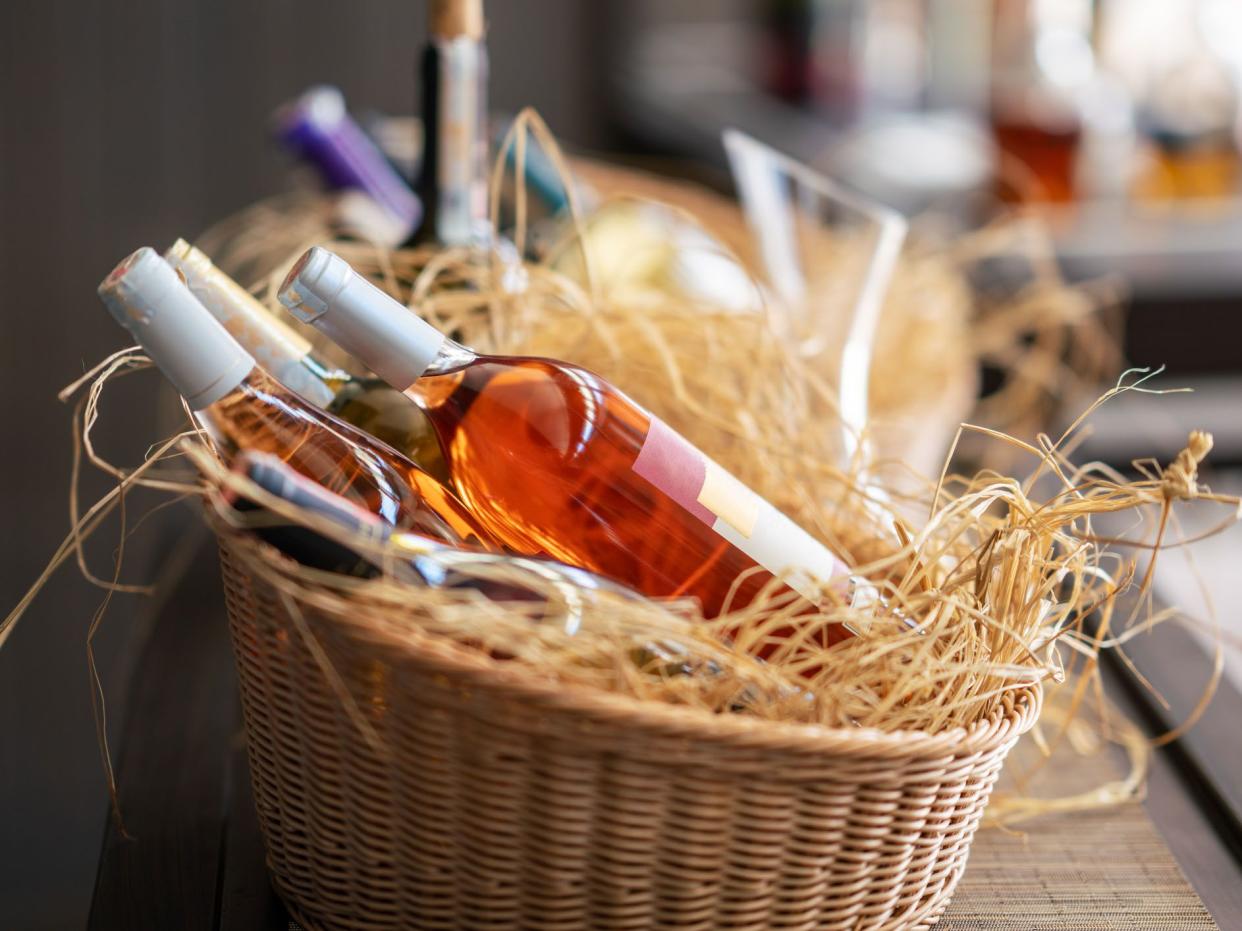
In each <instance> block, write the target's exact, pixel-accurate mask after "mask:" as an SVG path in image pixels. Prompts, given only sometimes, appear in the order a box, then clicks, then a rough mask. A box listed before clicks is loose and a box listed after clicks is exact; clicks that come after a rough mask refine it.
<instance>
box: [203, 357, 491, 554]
mask: <svg viewBox="0 0 1242 931" xmlns="http://www.w3.org/2000/svg"><path fill="white" fill-rule="evenodd" d="M197 416H198V417H199V418H200V420H201V421H202V422H203V425H204V426H205V428H206V429H207V431H208V433H209V434H210V435H211V436H212V438H213V440H215V442H216V443H217V444H218V445H219V446H220V447H221V448H222V449H223V451H224V452H225V453H226V455H230V456H231V455H233V454H235V453H236V452H238V451H239V450H243V449H245V450H254V451H258V452H265V453H271V454H273V455H276V456H279V457H280V458H281V459H282V460H284V461H285V462H286V463H288V464H289V466H290V467H291V468H292V469H293V470H294V471H296V472H298V473H299V474H301V475H304V476H305V477H307V478H309V479H312V480H313V481H315V482H318V483H319V484H320V485H323V486H324V487H325V488H327V489H329V490H331V491H333V492H335V493H336V494H339V495H342V496H343V497H345V498H347V499H349V500H351V501H354V502H355V503H357V504H359V505H361V506H362V507H364V508H365V509H366V510H368V511H370V512H371V513H373V514H377V515H379V516H380V517H383V518H384V519H385V520H387V521H389V522H390V523H392V524H394V525H395V526H398V527H402V528H410V529H415V530H418V531H419V532H421V533H425V534H427V535H429V536H432V537H434V538H436V539H439V540H444V541H446V542H449V543H454V544H458V543H467V544H471V545H482V546H488V545H489V544H490V540H491V538H490V536H489V535H488V534H487V533H486V532H485V531H483V530H482V529H481V528H480V526H479V524H478V522H477V521H476V520H475V519H474V518H473V517H472V516H471V514H470V513H469V511H467V510H466V509H465V508H464V507H463V506H462V504H461V502H460V501H458V500H457V499H456V498H455V497H454V496H453V494H452V493H451V492H450V491H449V490H448V489H447V488H445V487H444V486H443V485H441V484H440V482H438V481H436V480H435V479H434V478H432V477H431V476H430V475H428V474H427V473H425V472H423V471H422V470H421V469H420V468H419V467H418V466H417V465H415V464H414V463H412V462H410V461H409V460H408V459H406V458H405V457H404V456H402V455H401V454H399V453H398V452H396V451H395V450H392V449H389V448H387V447H386V446H384V445H383V444H381V443H376V442H375V441H374V440H372V439H371V438H370V437H368V436H367V435H366V434H364V433H362V432H361V431H359V430H357V429H355V428H353V427H351V426H349V425H348V424H345V423H342V422H341V421H339V420H337V419H336V418H334V417H331V416H329V415H328V414H325V413H323V412H322V411H319V410H318V409H316V408H313V407H311V406H310V405H309V404H306V403H305V402H303V401H302V400H301V399H300V398H298V397H296V396H295V395H294V394H293V393H292V392H290V391H287V390H285V389H284V388H282V387H281V386H280V385H279V384H277V383H276V382H275V381H274V380H273V379H272V378H270V377H268V376H267V375H265V374H263V373H262V372H261V371H259V370H257V369H256V370H255V371H253V372H251V374H250V375H249V376H247V377H246V379H245V380H244V381H243V382H242V383H241V384H240V385H238V386H237V388H235V389H234V390H233V391H231V392H230V393H229V394H227V395H225V396H224V397H223V398H221V399H220V400H219V401H217V402H215V403H214V404H212V405H211V406H209V407H208V408H206V409H205V410H203V411H200V412H199V413H198V415H197Z"/></svg>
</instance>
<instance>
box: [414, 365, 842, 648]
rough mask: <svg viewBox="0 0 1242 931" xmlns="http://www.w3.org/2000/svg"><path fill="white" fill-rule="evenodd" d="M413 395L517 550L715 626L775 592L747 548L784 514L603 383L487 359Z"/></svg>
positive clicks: (487, 517) (451, 460)
mask: <svg viewBox="0 0 1242 931" xmlns="http://www.w3.org/2000/svg"><path fill="white" fill-rule="evenodd" d="M406 394H407V395H409V397H410V398H412V399H413V400H414V401H415V402H416V403H417V404H419V406H421V407H422V408H423V409H424V410H425V411H426V412H427V414H428V419H429V420H430V421H431V423H432V425H433V426H434V427H435V429H436V431H437V433H438V434H439V437H440V444H441V447H442V448H443V450H444V453H445V458H446V461H447V463H448V467H449V472H450V474H451V475H452V476H453V482H454V487H455V488H456V490H457V492H458V494H459V495H460V497H461V499H462V501H463V502H465V504H466V506H467V507H468V508H469V509H470V510H471V512H472V513H473V514H474V515H475V516H476V517H477V518H478V519H479V520H480V522H481V523H483V525H484V526H485V528H486V529H487V530H488V532H490V533H492V534H493V535H494V536H495V537H497V538H498V539H502V540H504V542H505V543H506V544H507V545H508V546H510V547H512V548H514V549H516V550H518V551H520V552H525V553H543V554H546V555H548V556H551V557H553V558H555V559H558V560H560V561H562V562H566V563H570V564H573V565H577V566H581V567H583V568H585V569H589V570H591V571H593V572H597V573H599V574H601V575H604V576H608V577H610V578H613V579H617V580H620V581H623V582H625V583H626V584H628V585H631V586H633V587H634V588H636V589H638V590H639V591H642V592H644V593H645V594H647V595H651V596H664V597H679V596H693V597H697V598H698V599H699V602H700V603H701V605H702V608H703V611H704V614H705V615H706V616H708V617H712V616H715V615H717V614H719V613H721V612H722V610H724V609H726V608H729V607H734V608H736V607H740V606H742V605H745V604H747V603H749V602H750V601H752V600H753V599H754V598H755V596H756V595H757V594H758V593H759V591H760V589H761V588H762V587H763V586H764V585H766V584H767V583H768V582H769V581H771V579H772V573H771V572H770V571H768V570H767V569H765V568H764V567H762V566H761V565H760V564H759V563H758V562H757V561H756V560H755V559H754V558H752V557H751V556H749V555H747V553H746V552H745V551H743V549H741V548H740V547H739V546H738V545H735V544H734V542H733V540H737V539H738V538H739V537H752V534H755V532H756V530H757V527H758V525H759V524H760V523H761V522H762V521H763V520H764V515H763V513H762V511H763V509H766V511H767V512H768V513H769V514H776V512H775V511H774V510H773V509H772V508H771V506H770V505H767V504H766V503H764V502H762V501H760V500H759V499H758V498H757V496H755V495H754V493H753V492H750V491H749V490H747V489H745V488H744V487H743V486H741V484H740V483H738V482H737V480H736V479H732V478H731V477H730V476H728V473H725V472H724V470H722V469H720V468H719V467H718V466H716V465H715V464H714V463H711V462H710V461H708V460H706V459H705V457H703V456H702V454H701V453H697V451H693V447H690V446H689V444H688V443H686V442H685V441H684V440H681V439H680V437H678V436H677V435H676V434H675V433H673V432H672V431H671V430H670V429H669V428H668V427H667V426H665V425H664V424H663V423H661V422H660V421H658V420H656V419H655V418H653V417H652V416H651V415H649V414H648V413H646V412H645V411H644V410H643V409H642V408H641V407H639V406H638V405H637V404H635V403H634V402H633V401H631V400H630V399H629V398H628V397H626V396H625V395H624V394H623V393H622V392H620V391H619V390H617V389H616V388H615V387H613V386H612V385H610V384H609V383H608V382H606V381H604V380H603V379H601V378H599V377H598V376H596V375H593V374H592V373H590V372H588V371H586V370H584V369H580V368H578V367H576V366H572V365H568V364H565V363H560V362H554V361H551V360H545V359H533V358H523V357H498V356H481V357H474V358H473V359H472V360H471V361H468V362H464V363H462V362H458V363H457V364H456V365H454V366H452V367H450V368H448V369H447V370H445V371H440V372H436V373H434V374H432V373H429V374H425V375H424V376H423V377H422V378H420V379H419V380H418V381H416V382H415V383H414V384H413V385H412V386H411V387H410V388H408V389H407V390H406ZM687 450H689V451H692V452H691V453H690V454H687V453H686V451H687ZM691 456H697V462H698V463H703V465H699V466H698V470H700V471H696V460H695V459H694V458H691ZM713 485H714V486H715V487H714V488H712V486H713ZM670 491H671V492H673V494H670ZM687 496H688V497H689V500H686V499H687ZM679 499H680V500H679ZM687 504H689V507H687ZM777 516H779V515H777ZM731 538H732V539H731ZM755 538H756V539H757V535H756V537H755ZM788 542H789V545H790V546H794V545H796V544H795V543H794V541H792V540H790V541H788ZM839 569H840V570H841V571H842V572H844V566H843V565H840V566H839ZM825 580H826V579H825ZM838 633H839V637H840V638H843V637H845V636H847V635H848V631H846V630H845V629H844V628H841V629H840V630H839V631H838Z"/></svg>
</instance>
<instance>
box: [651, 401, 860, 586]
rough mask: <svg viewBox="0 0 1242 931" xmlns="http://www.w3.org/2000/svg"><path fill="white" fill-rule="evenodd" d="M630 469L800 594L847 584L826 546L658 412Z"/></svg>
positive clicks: (844, 568) (844, 569) (845, 574)
mask: <svg viewBox="0 0 1242 931" xmlns="http://www.w3.org/2000/svg"><path fill="white" fill-rule="evenodd" d="M634 471H635V472H637V473H638V474H639V475H641V476H642V477H643V478H645V479H646V480H647V481H649V482H650V483H651V484H652V485H654V486H655V487H656V488H658V489H660V491H662V492H664V494H666V495H668V496H669V497H670V498H672V499H673V500H674V501H676V502H677V503H678V504H680V505H681V506H682V507H683V508H685V509H686V510H687V511H689V512H690V513H691V514H693V515H694V516H695V517H697V518H698V519H699V520H701V521H702V522H703V523H705V524H707V525H708V526H709V527H711V528H712V529H713V530H714V531H716V533H718V534H720V536H722V537H724V538H725V539H726V540H728V541H729V542H730V543H732V544H733V545H734V546H736V547H737V548H738V549H740V550H741V551H742V552H743V553H745V554H746V555H747V556H749V557H750V558H751V559H753V560H754V561H755V562H756V563H758V564H759V565H760V566H762V567H763V568H764V569H767V570H768V571H769V572H771V573H772V574H773V575H775V576H778V577H779V578H781V579H783V580H784V581H785V583H786V584H788V585H789V587H790V588H792V589H793V590H794V591H796V592H797V593H798V594H800V595H802V596H803V597H804V598H807V599H810V600H815V599H816V597H817V594H818V589H819V588H820V585H821V584H822V583H824V582H829V581H832V582H835V583H837V584H846V585H848V581H847V579H848V576H849V569H848V567H847V566H846V565H845V564H844V563H843V562H842V561H841V560H840V559H838V558H837V557H836V556H834V555H833V554H832V552H831V551H830V550H829V549H828V548H827V547H826V546H824V545H823V544H822V543H820V542H819V541H818V540H816V539H815V538H814V537H812V536H811V535H810V534H809V533H807V532H806V531H805V530H803V529H802V528H801V527H799V526H798V525H797V524H795V523H794V522H793V521H791V520H790V519H789V518H788V517H786V516H785V515H784V514H782V513H781V512H780V511H778V510H777V509H776V508H774V507H772V505H770V504H769V503H768V502H767V501H765V500H763V498H761V497H759V496H758V495H757V494H755V493H754V492H753V491H751V490H750V489H749V488H747V487H746V486H745V485H743V484H742V483H741V482H740V481H738V480H737V479H736V478H734V477H733V476H732V475H731V474H730V473H729V472H727V471H726V470H725V469H723V468H722V467H721V466H719V465H718V464H716V463H715V462H713V461H712V460H711V459H708V458H707V456H705V455H704V454H703V453H702V452H700V451H699V450H698V449H697V448H695V447H694V446H692V445H691V444H690V442H689V441H688V440H686V439H685V438H684V437H682V436H681V435H680V434H679V433H677V432H676V431H675V430H673V428H672V427H670V426H669V425H668V424H666V423H664V422H663V421H662V420H660V419H659V418H657V417H652V418H651V426H650V427H649V428H648V430H647V436H646V439H644V440H643V445H642V449H640V450H639V452H638V458H637V459H635V460H634Z"/></svg>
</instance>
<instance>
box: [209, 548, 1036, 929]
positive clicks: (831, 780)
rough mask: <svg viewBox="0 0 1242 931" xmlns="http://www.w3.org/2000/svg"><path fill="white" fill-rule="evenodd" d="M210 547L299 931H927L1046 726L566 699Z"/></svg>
mask: <svg viewBox="0 0 1242 931" xmlns="http://www.w3.org/2000/svg"><path fill="white" fill-rule="evenodd" d="M216 529H217V533H218V534H219V535H220V543H221V558H222V567H223V573H224V583H225V590H226V594H227V602H228V611H229V618H230V624H231V629H232V637H233V646H234V650H235V652H236V657H237V664H238V668H239V671H240V678H241V690H242V699H243V704H244V708H245V721H246V736H247V741H248V745H249V752H250V763H251V772H252V777H253V781H254V793H255V800H256V805H257V808H258V813H259V821H260V824H261V826H262V830H263V836H264V838H265V841H266V845H267V863H268V867H269V868H270V870H271V873H272V877H273V880H274V882H275V884H276V887H277V889H278V891H279V892H280V894H281V896H282V897H283V898H284V900H285V901H286V902H287V903H288V905H289V907H290V909H291V911H292V913H293V914H294V915H295V916H296V917H297V918H298V920H299V921H300V922H302V923H303V924H305V925H306V926H307V927H309V928H315V929H329V928H333V929H335V928H342V929H344V928H349V929H373V928H376V929H377V928H404V927H415V928H445V929H460V928H484V927H486V928H541V929H565V931H570V929H574V931H576V929H582V928H604V929H621V928H634V929H637V928H650V927H664V928H703V929H716V928H730V929H739V928H839V929H844V928H926V927H929V926H930V925H932V924H933V923H934V922H935V921H936V919H937V917H938V916H939V915H940V914H941V913H942V912H943V911H944V909H945V907H946V905H947V904H948V901H949V897H950V895H951V894H952V893H953V889H954V887H955V886H956V884H957V881H958V879H959V877H960V876H961V873H962V870H963V868H964V866H965V863H966V856H967V853H968V851H969V847H970V842H971V839H972V837H973V835H974V832H975V829H976V827H977V826H978V824H979V819H980V816H981V814H982V812H983V808H984V806H985V804H986V803H987V800H988V796H989V794H990V793H991V791H992V787H993V784H994V783H995V781H996V778H997V775H998V773H999V772H1000V769H1001V766H1002V764H1003V763H1004V760H1005V756H1006V754H1007V753H1008V752H1009V750H1010V748H1011V747H1012V746H1013V745H1014V743H1015V742H1016V741H1017V739H1018V737H1019V735H1020V734H1022V733H1023V732H1024V731H1025V730H1027V729H1028V728H1029V727H1030V726H1031V725H1032V724H1033V723H1034V721H1035V718H1036V716H1037V714H1038V711H1039V704H1040V695H1039V692H1038V691H1037V690H1036V691H1027V692H1019V693H1015V694H1014V695H1013V696H1012V697H1011V699H1009V700H1008V701H1007V703H1006V704H1005V706H1004V708H1003V711H1002V713H1000V714H998V715H997V716H996V717H995V718H993V719H991V720H988V721H985V722H982V723H980V724H978V725H976V726H974V727H972V728H970V729H969V730H957V731H953V732H949V733H944V734H939V735H935V736H931V735H926V734H920V733H902V734H881V733H877V732H872V731H862V730H859V731H840V730H830V729H826V728H818V727H810V726H802V725H792V724H790V725H779V724H778V725H773V724H770V723H763V722H759V721H757V720H754V719H747V718H744V717H741V716H737V717H729V716H712V715H709V714H707V713H706V712H701V711H696V710H691V709H686V708H678V707H673V706H664V705H659V704H656V703H654V702H639V701H635V700H632V699H629V698H625V697H621V696H617V695H611V694H603V693H596V692H589V691H587V690H585V689H582V688H575V689H567V688H565V687H563V686H562V687H557V686H555V685H553V684H550V683H549V682H546V681H544V680H541V678H540V677H538V676H537V675H532V674H531V673H530V671H529V669H522V668H519V667H517V666H516V664H504V663H499V662H495V661H492V660H490V659H488V658H487V657H485V656H482V655H476V654H471V653H467V652H466V651H465V650H462V649H460V648H458V647H456V646H455V645H453V644H451V643H446V642H444V641H442V640H438V639H436V638H433V637H430V636H426V635H423V636H421V637H420V636H419V635H418V634H416V633H415V634H406V635H403V636H401V637H400V638H398V637H397V636H395V635H385V634H384V633H382V632H377V631H376V630H375V629H374V625H363V624H361V623H359V622H358V621H357V620H354V619H351V618H350V617H349V616H348V615H347V614H346V613H344V612H341V611H339V610H337V609H335V608H333V607H332V606H331V603H330V602H328V601H324V600H322V599H318V598H316V596H315V595H314V594H313V593H307V596H306V597H304V598H299V599H296V601H295V602H293V603H291V602H290V600H289V598H288V596H283V597H282V596H281V595H280V594H279V593H278V591H277V589H276V588H275V587H274V586H273V579H274V578H275V577H276V576H275V575H274V573H277V574H278V573H283V572H284V569H283V568H282V562H283V557H280V556H278V555H277V554H275V552H274V551H269V550H266V549H264V548H262V547H260V546H259V545H257V544H254V543H252V542H251V541H250V540H248V539H246V538H243V537H241V536H238V535H236V534H233V533H231V532H230V531H228V530H227V529H225V528H222V527H217V528H216ZM308 634H309V636H307V635H308ZM316 654H318V655H316ZM325 660H326V661H327V662H326V663H325ZM326 666H327V667H330V669H331V670H332V673H331V674H330V675H329V674H326V673H325V671H324V670H325V667H326ZM344 690H348V692H349V694H350V696H351V697H352V700H351V701H343V700H342V699H343V696H344V694H345V692H344ZM360 714H361V715H363V716H365V718H366V719H367V722H368V723H369V724H370V727H366V726H362V725H361V724H360V722H359V720H358V715H360ZM377 736H378V738H379V740H378V741H377V740H376V739H375V738H376V737H377Z"/></svg>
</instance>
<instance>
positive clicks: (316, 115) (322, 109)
mask: <svg viewBox="0 0 1242 931" xmlns="http://www.w3.org/2000/svg"><path fill="white" fill-rule="evenodd" d="M277 136H278V137H279V138H280V140H281V142H283V143H284V144H285V145H286V146H288V147H289V149H291V150H292V151H293V152H295V153H296V154H297V155H299V156H300V157H302V158H303V159H305V160H306V161H308V162H310V163H311V164H313V165H314V166H315V167H316V168H317V169H318V171H319V173H320V175H321V176H322V177H323V180H324V182H325V183H326V184H327V186H328V187H330V188H333V189H337V190H340V189H357V190H360V191H362V192H364V193H366V194H368V195H369V196H370V197H371V199H372V200H374V201H375V202H376V203H377V204H379V205H380V206H381V207H383V208H384V209H385V211H387V212H388V213H389V214H390V215H391V216H392V217H393V218H394V219H395V220H397V221H399V222H400V223H402V224H403V225H405V226H407V227H408V228H409V229H413V228H414V227H415V226H417V224H418V222H419V220H420V219H421V218H422V212H423V211H422V204H421V203H420V202H419V200H418V197H417V196H416V195H415V194H414V192H413V191H412V190H410V186H409V185H408V184H407V183H406V182H405V179H404V178H402V177H401V176H400V175H399V174H397V171H396V169H394V168H393V167H392V166H391V165H390V164H389V163H388V161H387V160H386V159H385V158H384V156H383V154H382V153H381V152H380V150H379V148H378V147H377V146H376V145H375V143H374V142H372V141H371V139H370V137H368V136H367V134H366V133H365V132H363V130H362V128H361V127H360V126H359V125H358V124H357V123H356V122H354V119H353V118H352V117H351V116H350V115H349V113H348V111H347V110H346V109H345V101H344V98H343V97H342V96H341V93H340V91H338V90H337V89H336V88H332V87H315V88H312V89H311V90H309V91H307V92H306V93H305V94H303V95H302V96H301V97H299V98H298V99H297V100H295V101H293V102H291V103H289V104H287V105H286V106H285V107H283V108H282V109H281V110H280V111H279V113H278V114H277Z"/></svg>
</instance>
